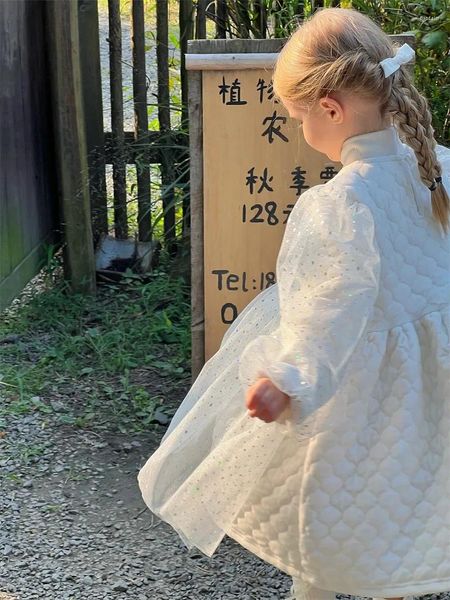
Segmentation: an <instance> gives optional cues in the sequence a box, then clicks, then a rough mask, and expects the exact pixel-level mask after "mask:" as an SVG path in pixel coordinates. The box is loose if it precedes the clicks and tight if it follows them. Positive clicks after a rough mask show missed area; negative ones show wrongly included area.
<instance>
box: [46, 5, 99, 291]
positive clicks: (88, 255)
mask: <svg viewBox="0 0 450 600" xmlns="http://www.w3.org/2000/svg"><path fill="white" fill-rule="evenodd" d="M45 6H46V11H47V13H46V16H47V33H48V41H49V62H50V73H51V79H52V81H51V95H52V110H53V114H54V119H55V135H56V148H57V157H58V165H57V168H58V172H59V179H60V190H61V196H62V198H61V205H62V216H63V225H64V232H65V239H66V246H65V249H64V258H65V260H64V268H65V276H66V278H67V279H68V280H69V281H70V286H71V289H72V290H73V291H74V292H83V293H94V292H95V289H96V283H95V262H94V248H93V239H92V227H91V207H90V198H89V172H88V162H87V149H86V135H85V121H84V110H83V100H82V90H81V74H80V49H79V30H78V6H77V4H76V3H73V2H46V3H45Z"/></svg>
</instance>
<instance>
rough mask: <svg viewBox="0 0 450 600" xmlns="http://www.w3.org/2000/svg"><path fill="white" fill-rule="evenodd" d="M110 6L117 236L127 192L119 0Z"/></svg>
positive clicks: (122, 231)
mask: <svg viewBox="0 0 450 600" xmlns="http://www.w3.org/2000/svg"><path fill="white" fill-rule="evenodd" d="M108 9H109V69H110V86H111V133H112V136H111V137H112V144H113V149H114V160H113V186H114V228H115V233H116V237H117V238H120V239H125V238H127V237H128V223H127V194H126V187H125V181H126V172H125V156H124V148H123V146H124V138H125V136H124V131H123V96H122V26H121V22H120V0H108Z"/></svg>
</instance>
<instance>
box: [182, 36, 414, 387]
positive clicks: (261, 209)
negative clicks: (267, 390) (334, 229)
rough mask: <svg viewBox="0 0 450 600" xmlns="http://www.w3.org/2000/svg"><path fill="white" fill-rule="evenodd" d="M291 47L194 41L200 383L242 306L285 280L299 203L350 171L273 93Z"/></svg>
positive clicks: (195, 366)
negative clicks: (281, 262)
mask: <svg viewBox="0 0 450 600" xmlns="http://www.w3.org/2000/svg"><path fill="white" fill-rule="evenodd" d="M403 41H405V40H403ZM406 41H408V43H410V40H409V38H408V39H407V40H406ZM283 43H284V40H280V39H276V40H275V39H272V40H197V41H189V42H188V47H189V53H188V54H186V68H187V69H188V73H189V94H190V97H189V105H190V137H191V240H192V246H191V249H192V253H191V259H192V280H191V283H192V286H193V288H192V317H193V320H192V324H193V335H192V377H193V379H195V377H196V375H197V374H198V372H199V371H200V370H201V368H202V366H203V364H204V362H205V361H207V360H208V359H209V358H210V357H211V356H212V355H213V354H214V353H215V352H216V351H217V350H218V348H219V346H220V342H221V340H222V338H223V335H224V333H225V332H226V330H227V328H228V327H229V325H230V324H231V323H232V322H233V321H234V319H235V318H236V317H237V316H238V314H239V313H240V312H241V310H243V308H245V306H246V305H247V304H248V303H249V302H250V300H252V299H253V298H254V297H255V296H256V295H257V294H259V293H260V292H261V291H262V290H264V289H265V288H266V287H267V286H269V285H272V284H273V283H275V282H276V273H275V266H276V259H277V255H278V251H279V248H280V245H281V241H282V238H283V233H284V228H285V226H286V222H287V220H288V218H289V214H290V212H291V210H292V208H293V206H294V204H295V203H296V202H297V201H299V202H301V195H302V193H304V191H305V190H307V189H308V188H310V187H312V186H315V185H317V184H320V183H325V182H326V181H328V180H329V179H331V178H332V177H334V176H335V175H336V173H337V172H338V171H339V169H340V168H341V166H342V165H341V164H340V163H336V162H333V161H330V160H329V159H328V157H327V156H326V155H324V154H321V153H319V152H317V151H315V150H313V149H312V148H311V147H310V146H309V145H308V144H307V143H306V142H305V139H304V137H303V133H302V130H301V125H300V124H299V122H298V121H296V120H294V119H291V118H290V117H289V115H288V113H287V111H286V109H285V108H284V107H283V106H282V105H281V104H280V103H279V102H277V101H276V100H275V99H274V97H273V90H272V72H273V65H274V63H275V59H276V55H277V54H276V52H273V50H275V49H277V47H278V51H279V48H280V47H281V46H282V44H283ZM239 48H241V50H242V51H241V52H239ZM252 49H255V52H253V51H252ZM263 49H264V50H265V52H263V51H262V50H263ZM200 161H201V164H200ZM200 212H201V214H200ZM199 242H200V243H199Z"/></svg>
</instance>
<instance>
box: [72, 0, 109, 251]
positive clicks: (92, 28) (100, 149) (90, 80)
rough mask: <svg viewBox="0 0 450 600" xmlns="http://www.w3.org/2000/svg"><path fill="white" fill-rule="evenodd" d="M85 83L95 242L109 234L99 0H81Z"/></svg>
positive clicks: (82, 68)
mask: <svg viewBox="0 0 450 600" xmlns="http://www.w3.org/2000/svg"><path fill="white" fill-rule="evenodd" d="M78 19H79V29H80V60H81V82H82V88H83V104H84V115H85V122H86V144H87V152H88V163H89V177H90V186H89V189H90V194H91V212H92V231H93V235H94V244H96V243H97V242H98V240H99V238H100V236H101V235H102V234H107V233H108V207H107V201H106V177H105V156H104V146H105V139H104V138H105V136H104V132H103V100H102V76H101V67H100V41H99V23H98V7H97V0H78Z"/></svg>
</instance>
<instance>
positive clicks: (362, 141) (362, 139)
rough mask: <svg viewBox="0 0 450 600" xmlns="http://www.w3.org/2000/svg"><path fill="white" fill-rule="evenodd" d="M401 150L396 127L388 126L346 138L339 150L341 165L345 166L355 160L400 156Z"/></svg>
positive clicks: (401, 145) (401, 146)
mask: <svg viewBox="0 0 450 600" xmlns="http://www.w3.org/2000/svg"><path fill="white" fill-rule="evenodd" d="M402 148H403V144H402V142H401V140H400V138H399V136H398V132H397V129H396V127H395V126H394V125H390V126H389V127H387V128H386V129H380V130H379V131H371V132H369V133H362V134H360V135H354V136H352V137H349V138H347V139H346V140H345V141H344V143H343V144H342V148H341V163H342V164H343V165H344V166H345V165H348V164H349V163H351V162H353V161H355V160H361V159H365V158H372V157H374V156H388V155H392V154H394V155H395V154H400V153H401V150H402Z"/></svg>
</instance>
